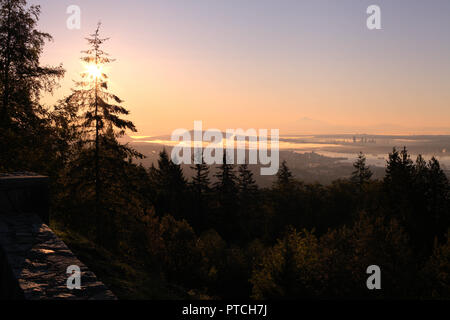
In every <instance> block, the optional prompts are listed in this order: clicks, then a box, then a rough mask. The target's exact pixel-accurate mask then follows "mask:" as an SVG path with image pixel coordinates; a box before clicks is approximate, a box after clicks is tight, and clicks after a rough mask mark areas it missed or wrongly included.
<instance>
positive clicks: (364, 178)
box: [351, 152, 373, 190]
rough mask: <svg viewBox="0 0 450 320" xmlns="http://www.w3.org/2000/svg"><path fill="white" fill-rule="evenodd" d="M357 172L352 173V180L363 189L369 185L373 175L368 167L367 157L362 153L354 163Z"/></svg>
mask: <svg viewBox="0 0 450 320" xmlns="http://www.w3.org/2000/svg"><path fill="white" fill-rule="evenodd" d="M353 167H354V168H355V171H353V172H352V176H351V180H352V181H353V182H354V183H355V184H357V185H358V186H359V188H360V190H361V189H362V187H363V185H364V184H365V183H367V182H368V181H369V180H370V178H371V177H372V175H373V173H372V171H370V169H369V167H368V166H366V157H365V156H364V154H363V153H362V152H360V153H359V155H358V159H357V160H356V161H355V162H354V163H353Z"/></svg>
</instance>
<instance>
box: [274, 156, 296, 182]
mask: <svg viewBox="0 0 450 320" xmlns="http://www.w3.org/2000/svg"><path fill="white" fill-rule="evenodd" d="M292 181H293V177H292V172H291V170H290V169H289V168H288V166H287V162H286V160H283V162H282V163H281V167H280V169H278V172H277V181H276V185H277V186H278V187H286V186H288V185H289V184H290V183H291V182H292Z"/></svg>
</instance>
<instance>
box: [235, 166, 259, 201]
mask: <svg viewBox="0 0 450 320" xmlns="http://www.w3.org/2000/svg"><path fill="white" fill-rule="evenodd" d="M238 170H239V191H240V193H241V194H242V195H244V196H248V195H251V194H254V193H255V192H256V191H257V189H258V186H257V185H256V181H255V179H254V178H253V172H252V171H251V170H250V169H249V168H248V164H246V163H245V164H241V165H240V166H239V169H238Z"/></svg>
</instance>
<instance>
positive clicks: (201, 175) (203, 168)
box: [191, 154, 210, 195]
mask: <svg viewBox="0 0 450 320" xmlns="http://www.w3.org/2000/svg"><path fill="white" fill-rule="evenodd" d="M196 156H198V157H199V158H200V159H201V161H199V162H201V163H197V164H195V165H194V166H191V169H192V170H194V171H195V174H194V176H193V177H192V187H193V189H194V191H195V192H196V193H197V194H199V195H204V194H205V193H207V192H208V191H209V183H210V180H209V166H208V165H207V164H206V163H205V161H204V159H203V155H202V154H200V155H196Z"/></svg>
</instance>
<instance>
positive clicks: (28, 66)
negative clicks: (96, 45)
mask: <svg viewBox="0 0 450 320" xmlns="http://www.w3.org/2000/svg"><path fill="white" fill-rule="evenodd" d="M39 15H40V7H39V6H34V5H33V6H29V7H27V3H26V1H25V0H1V1H0V144H1V146H2V148H1V150H0V163H2V164H3V166H5V168H4V169H6V170H37V171H40V172H43V173H47V174H48V173H51V172H52V169H54V168H52V165H53V163H54V161H55V159H54V154H53V153H52V151H53V150H52V149H53V147H54V144H55V139H54V137H53V135H52V132H51V131H52V130H51V128H50V126H49V123H48V121H47V119H46V117H47V110H46V109H45V108H43V107H42V106H41V105H40V103H39V97H40V95H41V93H42V91H46V92H52V91H53V89H54V88H55V87H56V85H57V81H58V80H59V79H60V78H61V77H62V76H63V75H64V69H63V68H62V67H61V66H59V67H51V66H42V65H41V63H40V57H41V54H42V52H43V49H44V44H45V42H46V41H50V40H51V39H52V37H51V36H50V35H49V34H47V33H44V32H40V31H39V30H37V24H38V20H39ZM30 154H33V157H30Z"/></svg>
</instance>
